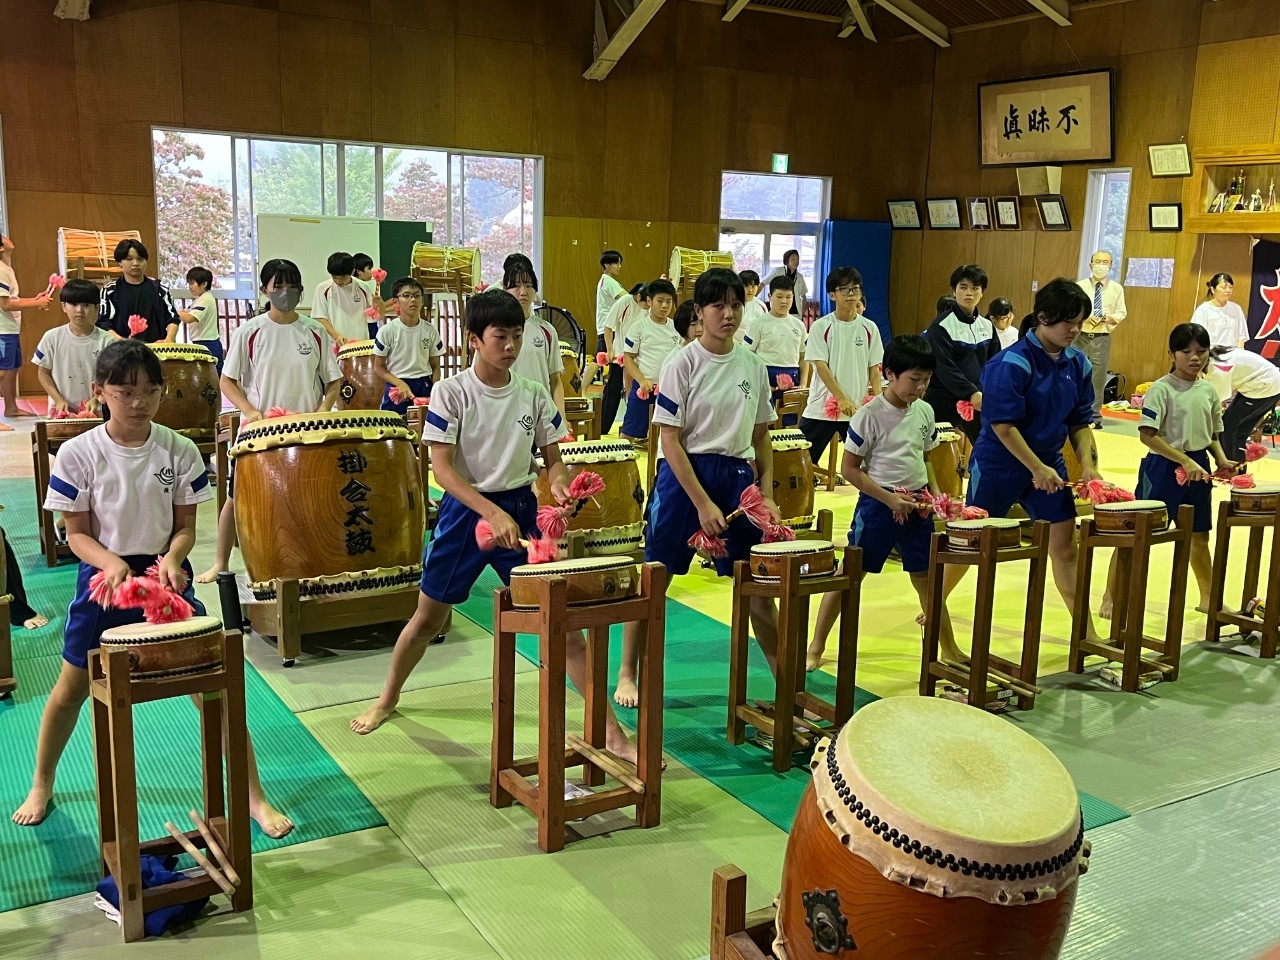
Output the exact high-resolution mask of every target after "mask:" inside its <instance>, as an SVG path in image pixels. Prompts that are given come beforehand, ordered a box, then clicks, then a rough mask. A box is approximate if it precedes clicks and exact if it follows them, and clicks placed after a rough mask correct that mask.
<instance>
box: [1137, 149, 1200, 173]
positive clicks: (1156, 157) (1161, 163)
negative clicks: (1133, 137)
mask: <svg viewBox="0 0 1280 960" xmlns="http://www.w3.org/2000/svg"><path fill="white" fill-rule="evenodd" d="M1147 160H1148V161H1149V162H1150V163H1151V176H1153V177H1189V176H1191V151H1190V150H1189V149H1188V148H1187V145H1186V144H1185V143H1153V144H1151V146H1149V147H1147Z"/></svg>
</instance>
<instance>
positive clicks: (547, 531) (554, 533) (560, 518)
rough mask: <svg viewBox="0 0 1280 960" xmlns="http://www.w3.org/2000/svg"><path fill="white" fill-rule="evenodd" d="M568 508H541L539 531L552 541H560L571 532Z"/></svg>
mask: <svg viewBox="0 0 1280 960" xmlns="http://www.w3.org/2000/svg"><path fill="white" fill-rule="evenodd" d="M568 510H569V508H568V507H539V508H538V529H539V530H541V531H542V535H543V536H544V537H547V538H548V539H550V540H560V539H561V538H562V537H564V535H565V534H566V533H567V532H568V530H569V520H568V516H567V511H568Z"/></svg>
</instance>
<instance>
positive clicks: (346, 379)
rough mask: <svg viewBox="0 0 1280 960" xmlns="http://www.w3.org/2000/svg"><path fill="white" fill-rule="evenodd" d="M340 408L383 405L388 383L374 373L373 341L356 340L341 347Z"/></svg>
mask: <svg viewBox="0 0 1280 960" xmlns="http://www.w3.org/2000/svg"><path fill="white" fill-rule="evenodd" d="M338 369H339V370H341V371H342V385H341V386H340V387H339V388H338V409H339V410H377V409H378V408H379V407H380V406H382V395H383V393H384V392H385V387H386V382H385V381H384V380H383V379H382V378H381V377H379V376H378V374H377V373H376V372H374V368H373V341H372V340H354V341H352V342H351V343H345V344H343V345H342V346H341V347H339V348H338Z"/></svg>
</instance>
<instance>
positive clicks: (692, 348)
mask: <svg viewBox="0 0 1280 960" xmlns="http://www.w3.org/2000/svg"><path fill="white" fill-rule="evenodd" d="M658 384H659V388H660V392H659V393H658V397H657V403H656V405H655V407H654V413H653V422H654V423H656V424H659V425H662V426H667V427H679V428H680V442H681V445H682V446H683V447H684V449H685V452H686V453H718V454H720V455H721V456H725V457H736V458H737V459H739V460H754V459H755V448H754V447H752V445H751V435H752V433H753V432H754V431H755V428H756V425H757V424H761V423H772V422H773V421H774V419H775V417H776V416H777V415H776V414H775V413H774V410H773V404H772V402H770V396H769V371H768V370H766V369H765V367H764V362H763V361H762V360H761V359H760V358H759V357H757V356H756V355H755V354H753V353H752V352H751V351H750V350H747V349H746V348H745V347H743V346H742V345H741V344H736V343H735V344H734V345H733V349H732V350H731V351H729V352H728V353H726V354H717V353H712V352H711V351H710V350H708V349H707V348H706V347H704V346H703V345H702V344H701V343H699V342H698V341H696V340H695V341H694V342H693V343H691V344H689V345H688V346H687V347H685V348H684V349H683V350H678V351H676V352H675V353H674V354H672V355H671V357H670V358H669V359H668V360H667V362H666V363H665V364H664V365H663V367H662V371H661V373H660V374H659V376H658Z"/></svg>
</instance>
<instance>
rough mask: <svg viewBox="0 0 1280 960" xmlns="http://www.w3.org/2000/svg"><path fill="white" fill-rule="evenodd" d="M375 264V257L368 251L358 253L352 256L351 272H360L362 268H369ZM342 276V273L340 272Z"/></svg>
mask: <svg viewBox="0 0 1280 960" xmlns="http://www.w3.org/2000/svg"><path fill="white" fill-rule="evenodd" d="M372 266H373V257H371V256H369V255H368V254H367V253H357V254H355V255H354V256H353V257H352V258H351V272H352V273H359V272H360V271H361V270H368V269H369V268H370V267H372ZM339 276H341V274H339Z"/></svg>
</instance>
